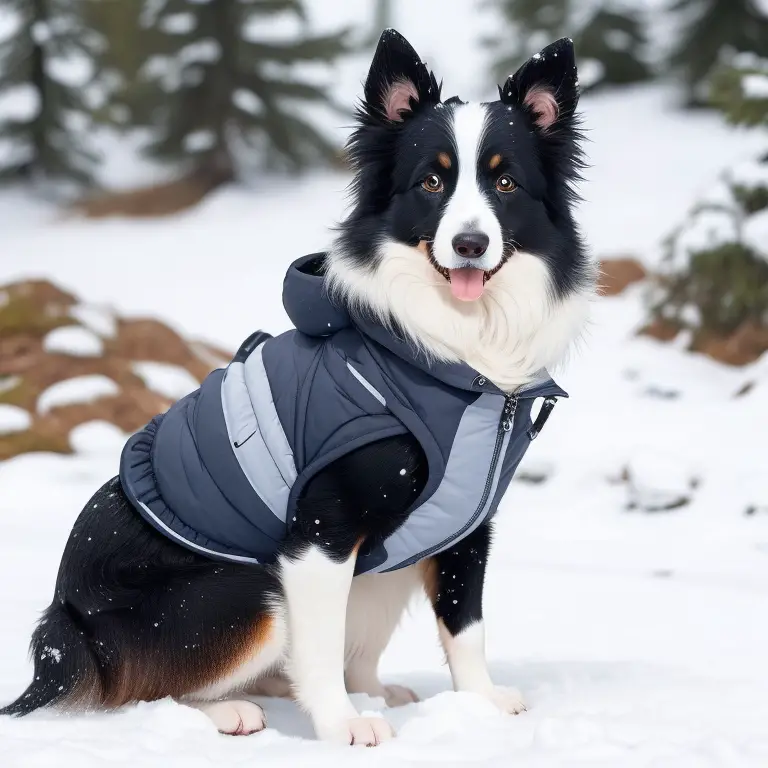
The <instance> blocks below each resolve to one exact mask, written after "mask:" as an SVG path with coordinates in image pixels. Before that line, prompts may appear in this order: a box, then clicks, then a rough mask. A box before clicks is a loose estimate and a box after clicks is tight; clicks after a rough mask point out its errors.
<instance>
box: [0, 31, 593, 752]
mask: <svg viewBox="0 0 768 768" xmlns="http://www.w3.org/2000/svg"><path fill="white" fill-rule="evenodd" d="M577 101H578V79H577V74H576V65H575V59H574V51H573V45H572V43H571V41H570V40H567V39H563V40H559V41H557V42H556V43H553V44H552V45H550V46H548V47H547V48H545V49H544V50H543V51H542V52H541V53H540V54H537V55H536V56H534V57H533V58H532V59H530V60H529V61H528V62H526V63H525V64H524V65H523V66H522V67H521V68H520V69H519V70H518V71H517V72H516V73H515V74H514V75H512V76H510V77H509V79H508V80H507V81H506V82H505V83H504V85H502V86H501V87H500V88H499V99H498V100H497V101H493V102H490V103H465V102H463V101H461V100H460V99H459V98H458V97H453V98H450V99H447V100H445V101H442V100H441V85H440V84H438V83H437V81H436V79H435V76H434V74H433V73H431V72H430V71H429V70H428V68H427V67H426V65H425V64H424V63H423V62H422V61H421V59H420V58H419V56H418V55H417V54H416V52H415V51H414V50H413V48H412V47H411V46H410V44H409V43H408V42H407V41H406V40H405V39H404V38H403V37H402V36H401V35H399V34H398V33H397V32H395V31H394V30H387V31H386V32H384V33H383V35H382V37H381V39H380V41H379V44H378V47H377V49H376V53H375V56H374V59H373V62H372V64H371V68H370V71H369V74H368V78H367V80H366V83H365V95H364V98H363V99H362V101H361V104H360V106H359V108H358V112H357V123H356V127H355V130H354V132H353V134H352V136H351V138H350V141H349V147H348V150H349V157H350V160H351V163H352V166H353V168H354V171H355V176H354V181H353V183H352V186H351V193H352V196H353V201H354V205H353V207H352V210H351V213H350V214H349V216H348V217H347V218H346V219H345V220H344V221H343V223H342V224H341V225H340V226H339V227H338V230H337V232H336V235H335V238H334V240H333V243H332V246H331V248H330V250H329V251H328V252H327V253H323V254H313V255H310V256H308V257H304V258H303V259H300V260H298V261H297V262H296V263H295V264H294V265H293V266H292V267H291V270H289V274H288V277H287V278H286V284H285V293H284V302H285V306H286V309H287V310H288V312H289V314H290V315H291V317H292V318H294V320H295V323H296V326H297V329H298V330H296V331H291V332H289V333H288V334H284V335H282V336H278V337H276V338H274V339H273V338H272V337H270V336H269V335H268V334H264V333H257V334H254V336H253V337H251V338H249V339H248V340H247V341H246V342H245V343H244V344H243V346H242V347H241V348H240V350H239V351H238V353H237V355H236V356H235V358H234V359H233V361H232V363H231V364H230V366H228V367H227V369H225V370H220V371H214V372H213V373H212V374H211V375H210V376H209V378H208V379H206V382H204V384H203V385H202V386H201V388H200V390H198V391H196V392H195V393H192V395H190V396H188V397H187V398H184V399H183V400H182V401H180V402H179V403H177V404H176V405H175V406H173V407H172V408H171V409H170V410H169V411H168V413H167V414H164V415H161V416H158V417H157V419H155V420H153V422H152V423H150V424H149V425H147V427H146V428H145V429H144V430H142V431H141V432H140V433H137V435H135V436H134V437H132V438H131V439H130V440H129V442H128V444H127V445H126V449H125V450H124V452H123V458H122V460H121V467H120V474H119V476H116V477H114V478H113V479H111V480H110V481H109V482H107V483H106V484H105V485H104V486H103V487H102V488H100V489H99V490H98V491H97V492H96V493H95V495H94V496H93V498H91V499H90V501H89V502H88V503H87V504H86V505H85V508H84V509H83V511H82V513H81V514H80V516H79V518H78V519H77V521H76V523H75V525H74V527H73V530H72V533H71V535H70V538H69V540H68V542H67V544H66V548H65V550H64V553H63V557H62V561H61V565H60V569H59V573H58V578H57V582H56V587H55V595H54V599H53V601H52V604H51V605H50V607H49V608H48V609H47V610H46V611H45V613H44V615H43V617H42V619H41V620H40V622H39V625H38V626H37V628H36V630H35V632H34V634H33V638H32V643H31V653H32V658H33V660H34V667H35V670H34V679H33V681H32V683H31V684H30V686H29V687H28V689H27V690H26V691H25V692H24V693H23V694H22V695H21V696H20V697H19V698H18V699H17V700H16V701H14V702H13V703H11V704H9V705H8V706H6V707H5V708H4V709H3V710H2V713H4V714H10V715H25V714H28V713H30V712H32V711H34V710H36V709H38V708H40V707H45V706H56V707H59V708H64V709H68V710H78V709H80V710H84V709H92V708H114V707H119V706H121V705H123V704H126V703H129V702H135V701H140V700H154V699H158V698H162V697H167V696H171V697H174V698H175V699H176V700H178V701H179V702H182V703H184V704H188V705H189V706H193V707H196V708H198V709H200V710H202V711H203V712H205V713H207V714H208V715H209V716H210V718H211V719H212V720H213V722H214V723H215V725H216V726H217V728H218V729H219V730H220V731H221V732H223V733H227V734H235V735H239V734H249V733H253V732H256V731H260V730H262V729H263V728H264V727H265V724H266V720H265V716H264V712H263V711H262V709H261V707H259V706H258V705H257V704H255V703H254V702H252V701H250V700H248V699H247V698H246V696H247V695H250V694H264V695H271V696H292V697H293V698H294V699H295V700H296V701H297V702H298V703H299V705H300V706H301V707H302V708H303V709H304V710H305V711H306V712H307V713H308V714H309V716H310V718H311V720H312V723H313V725H314V729H315V732H316V734H317V736H318V738H320V739H323V740H329V741H336V742H341V743H348V744H364V745H377V744H379V743H381V742H383V741H385V740H387V739H389V738H391V737H392V736H393V731H392V728H391V727H390V725H389V724H388V723H387V722H386V720H384V719H383V718H379V717H361V716H360V715H359V714H358V713H357V711H356V710H355V708H354V706H353V705H352V703H351V701H350V698H349V696H348V694H349V693H355V692H364V693H366V694H369V695H371V696H380V697H383V698H384V699H385V700H386V702H387V704H388V705H390V706H395V705H398V704H405V703H408V702H411V701H416V700H417V699H416V695H415V694H414V693H413V692H412V691H410V690H409V689H407V688H404V687H400V686H394V685H389V686H387V685H384V684H383V683H381V682H380V680H379V677H378V673H377V667H378V661H379V657H380V656H381V654H382V652H383V651H384V649H385V647H386V645H387V643H388V641H389V639H390V637H391V635H392V633H393V632H394V630H395V628H396V626H397V624H398V621H399V619H400V617H401V615H402V613H403V611H404V609H405V608H406V606H407V605H408V604H409V602H410V601H411V599H412V598H413V597H414V596H415V595H417V594H418V593H426V595H427V597H428V599H429V601H430V602H431V604H432V606H433V608H434V612H435V616H436V619H437V626H438V632H439V636H440V639H441V641H442V645H443V648H444V650H445V653H446V657H447V662H448V665H449V667H450V671H451V675H452V679H453V685H454V688H455V689H456V690H460V691H473V692H476V693H478V694H481V695H483V696H485V697H487V698H488V699H490V700H491V701H492V702H494V703H495V704H496V705H497V706H498V707H499V708H500V709H501V710H503V711H505V712H508V713H511V714H517V713H519V712H520V711H522V710H523V709H524V705H523V703H522V700H521V698H520V695H519V693H518V692H516V691H515V690H513V689H506V688H503V687H499V686H496V685H494V683H493V682H492V680H491V678H490V675H489V673H488V669H487V665H486V661H485V654H484V630H483V612H482V593H483V582H484V578H485V568H486V563H487V558H488V555H489V550H490V545H491V533H492V518H493V515H494V514H495V512H496V509H497V507H498V504H499V501H500V500H501V497H502V496H503V493H504V491H505V490H506V488H507V486H508V484H509V481H510V479H511V477H512V475H513V473H514V470H515V468H516V467H517V464H518V463H519V461H520V459H521V458H522V455H523V454H524V452H525V450H526V448H527V446H528V445H529V444H530V442H531V441H532V440H533V439H534V438H535V437H536V435H537V434H538V432H539V431H540V429H541V426H542V425H543V422H544V420H545V419H546V417H547V416H548V414H549V412H550V411H551V409H552V405H553V404H554V402H555V401H556V399H557V398H558V397H560V396H563V395H564V394H565V393H563V392H562V390H560V389H559V387H557V385H556V384H554V382H552V381H551V379H550V378H549V375H548V374H547V373H546V371H547V369H548V368H549V367H551V366H554V365H556V364H557V363H558V362H559V361H561V360H562V359H563V357H564V356H565V355H566V353H567V351H568V349H569V348H570V347H571V345H572V344H573V342H574V341H575V340H576V339H577V338H578V337H579V336H580V334H581V333H582V331H583V328H584V326H585V323H586V321H587V317H588V311H589V305H590V300H591V298H592V296H593V294H594V284H595V270H594V266H593V264H592V263H591V262H590V259H589V257H588V254H587V251H586V248H585V245H584V243H583V240H582V238H581V236H580V233H579V231H578V228H577V225H576V223H575V220H574V212H573V209H574V206H575V203H576V202H577V193H576V186H577V184H578V182H579V181H580V172H581V170H582V168H583V166H584V164H583V156H582V150H581V140H582V137H581V133H580V127H579V118H578V116H577V114H576V106H577ZM537 398H545V400H544V405H543V406H542V409H541V412H540V413H539V415H538V417H537V418H536V419H535V420H534V419H533V416H532V413H533V412H532V406H533V403H534V401H536V400H537ZM198 473H199V476H198Z"/></svg>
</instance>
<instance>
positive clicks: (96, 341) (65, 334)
mask: <svg viewBox="0 0 768 768" xmlns="http://www.w3.org/2000/svg"><path fill="white" fill-rule="evenodd" d="M43 349H44V350H45V351H46V352H60V353H62V354H64V355H75V356H77V357H99V356H100V355H101V354H102V353H103V352H104V344H103V343H102V341H101V339H100V338H99V337H98V336H97V335H96V334H95V333H94V332H93V331H91V330H89V329H88V328H83V327H81V326H79V325H65V326H63V327H62V328H54V329H53V330H52V331H50V333H48V334H47V335H46V337H45V339H43Z"/></svg>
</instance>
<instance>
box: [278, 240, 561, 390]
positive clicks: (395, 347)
mask: <svg viewBox="0 0 768 768" xmlns="http://www.w3.org/2000/svg"><path fill="white" fill-rule="evenodd" d="M325 257H326V254H325V253H323V252H318V253H311V254H309V255H307V256H303V257H302V258H300V259H297V260H296V261H295V262H294V263H293V264H291V266H290V267H289V268H288V272H287V273H286V276H285V280H284V281H283V306H284V307H285V310H286V312H287V313H288V316H289V317H290V319H291V321H292V322H293V324H294V326H295V327H296V330H298V331H300V332H301V333H305V334H307V335H308V336H321V337H322V336H331V335H332V334H334V333H336V332H338V331H340V330H342V329H343V328H348V327H355V328H357V330H359V331H360V333H362V334H363V335H364V336H366V337H367V338H369V339H371V340H372V341H374V342H376V343H377V344H380V345H381V346H383V347H385V348H386V349H388V350H389V351H390V352H391V353H392V354H394V355H396V356H397V357H399V358H401V359H402V360H405V361H406V362H408V363H409V364H411V365H413V366H415V367H416V368H419V369H420V370H422V371H425V372H426V373H428V374H429V375H430V376H433V377H434V378H436V379H438V380H439V381H442V382H443V383H445V384H448V385H449V386H452V387H456V388H457V389H463V390H467V391H470V392H493V393H497V394H504V393H503V392H502V391H501V390H500V389H499V388H498V387H497V386H496V385H495V384H494V383H493V382H491V381H490V380H488V379H486V378H485V377H484V376H483V375H482V374H481V373H479V372H478V371H476V370H475V369H474V368H472V367H471V366H469V365H467V364H466V363H449V362H442V361H433V360H428V359H427V358H426V357H425V356H424V355H423V354H421V353H419V352H418V350H416V349H414V347H413V345H412V344H410V343H409V342H408V341H407V340H406V339H405V338H404V337H402V336H400V335H399V334H397V333H396V332H393V331H391V330H390V329H389V328H386V327H384V326H383V325H381V323H379V322H377V321H375V320H374V319H372V318H370V317H366V316H364V315H355V316H354V317H352V316H351V315H350V313H349V311H348V309H347V308H346V307H343V306H338V305H337V304H335V303H333V302H332V301H331V300H330V298H329V296H328V293H327V291H326V289H325V281H324V279H323V273H324V264H323V262H324V260H325ZM518 394H519V395H520V396H521V397H526V398H529V397H530V398H533V397H548V396H555V397H568V395H567V394H566V393H565V392H564V391H563V390H562V389H561V388H560V387H559V386H558V385H557V384H555V382H554V381H553V380H552V378H551V377H550V375H549V374H548V373H547V371H546V370H544V369H542V370H541V371H539V372H538V373H537V374H536V376H535V377H534V380H533V381H531V382H530V383H529V384H527V385H525V386H524V387H521V388H520V390H519V391H518Z"/></svg>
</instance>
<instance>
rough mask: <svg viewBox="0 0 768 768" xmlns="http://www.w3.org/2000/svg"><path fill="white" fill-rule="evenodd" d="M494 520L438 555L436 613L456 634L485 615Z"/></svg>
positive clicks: (446, 626) (447, 627) (433, 602)
mask: <svg viewBox="0 0 768 768" xmlns="http://www.w3.org/2000/svg"><path fill="white" fill-rule="evenodd" d="M490 549H491V523H490V522H488V523H484V524H483V525H481V526H478V527H477V528H476V529H475V530H474V531H473V532H472V533H471V534H469V536H467V537H466V538H464V539H462V540H461V541H459V542H457V544H456V545H455V546H454V547H451V548H450V549H447V550H445V551H444V552H440V553H439V554H437V555H435V558H434V560H435V580H436V584H435V589H436V592H435V594H434V595H433V596H432V598H433V599H432V604H433V606H434V608H435V615H436V616H437V618H438V619H440V620H442V622H443V624H445V628H446V629H447V630H448V631H449V632H450V633H451V634H452V635H454V636H456V635H458V634H459V632H461V631H462V630H463V629H466V628H467V627H469V626H470V625H472V624H474V623H476V622H478V621H481V620H482V618H483V584H484V582H485V566H486V563H487V562H488V553H489V552H490Z"/></svg>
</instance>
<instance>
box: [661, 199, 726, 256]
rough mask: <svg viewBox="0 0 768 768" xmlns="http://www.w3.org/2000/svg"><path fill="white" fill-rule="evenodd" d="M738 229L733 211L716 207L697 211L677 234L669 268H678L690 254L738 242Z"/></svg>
mask: <svg viewBox="0 0 768 768" xmlns="http://www.w3.org/2000/svg"><path fill="white" fill-rule="evenodd" d="M739 228H740V223H739V219H738V217H737V216H736V214H735V213H734V211H733V210H729V209H721V208H716V207H712V208H704V209H702V210H699V211H698V212H696V213H694V214H693V215H691V216H690V218H689V219H688V220H687V221H686V222H685V223H684V224H683V226H682V228H681V229H680V232H679V233H678V234H677V236H676V239H675V248H674V252H673V255H672V260H671V262H670V266H671V267H672V268H674V269H676V268H679V267H680V265H682V264H685V263H686V262H687V260H688V258H689V256H690V255H691V254H692V253H695V252H697V251H704V250H708V249H710V248H717V247H718V246H720V245H724V244H726V243H733V242H736V241H738V239H739Z"/></svg>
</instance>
